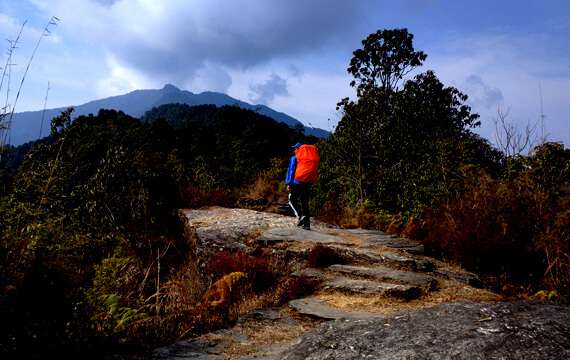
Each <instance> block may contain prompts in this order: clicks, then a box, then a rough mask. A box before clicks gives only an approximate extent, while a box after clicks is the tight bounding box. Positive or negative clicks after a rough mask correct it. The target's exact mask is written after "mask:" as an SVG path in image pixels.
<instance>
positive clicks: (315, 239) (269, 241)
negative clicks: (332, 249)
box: [256, 227, 352, 246]
mask: <svg viewBox="0 0 570 360" xmlns="http://www.w3.org/2000/svg"><path fill="white" fill-rule="evenodd" d="M256 241H257V242H258V243H260V244H263V245H266V246H267V245H273V244H278V243H282V242H295V241H297V242H308V243H315V244H340V245H352V243H351V242H350V241H348V240H346V239H343V238H342V237H340V236H336V235H332V234H325V233H323V232H320V231H316V230H303V229H301V228H298V227H291V228H273V229H269V230H267V231H265V232H264V233H263V234H261V236H260V237H258V238H257V240H256Z"/></svg>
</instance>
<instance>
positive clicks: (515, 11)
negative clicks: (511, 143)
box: [0, 0, 570, 146]
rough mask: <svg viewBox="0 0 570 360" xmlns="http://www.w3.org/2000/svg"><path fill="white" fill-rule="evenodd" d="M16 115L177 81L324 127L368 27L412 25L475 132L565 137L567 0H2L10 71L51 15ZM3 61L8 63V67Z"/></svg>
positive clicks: (345, 89) (569, 100)
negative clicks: (535, 126)
mask: <svg viewBox="0 0 570 360" xmlns="http://www.w3.org/2000/svg"><path fill="white" fill-rule="evenodd" d="M52 15H55V16H58V17H59V18H60V19H61V23H60V24H59V26H57V27H56V28H53V29H52V34H53V35H52V36H50V37H49V38H46V39H44V40H45V41H44V42H42V44H41V46H40V49H39V52H38V54H37V58H36V60H35V62H34V64H33V65H32V68H31V69H30V73H29V75H28V79H27V80H26V83H25V85H24V89H23V95H22V97H21V99H20V102H19V103H18V105H17V109H18V110H19V111H22V110H34V109H41V108H42V107H43V102H44V96H45V91H46V87H47V82H48V81H49V82H50V84H51V90H50V94H49V99H48V107H56V106H64V105H70V104H81V103H84V102H86V101H89V100H93V99H97V98H101V97H105V96H111V95H117V94H122V93H125V92H128V91H131V90H134V89H139V88H160V87H162V86H163V85H164V84H165V83H172V84H175V85H177V86H179V87H181V88H184V89H187V90H190V91H193V92H200V91H205V90H213V91H222V92H226V93H228V94H229V95H231V96H234V97H236V98H239V99H242V100H245V101H248V102H258V103H265V104H267V105H269V106H271V107H273V108H274V109H276V110H279V111H283V112H286V113H288V114H290V115H292V116H294V117H296V118H298V119H299V120H301V121H302V122H304V123H306V124H311V125H313V126H318V127H322V128H325V129H330V128H332V127H333V126H334V124H335V123H336V122H337V121H338V119H339V116H340V114H338V113H337V112H336V110H335V105H336V103H337V102H338V100H340V99H341V98H343V97H345V96H351V95H353V90H352V89H351V88H350V87H349V86H348V83H349V81H350V77H349V76H348V74H347V73H346V67H347V64H348V62H349V61H350V58H351V53H352V51H353V50H354V49H356V48H357V47H358V46H359V45H360V41H361V40H362V39H363V38H364V37H365V36H366V35H368V34H369V33H371V32H374V31H376V30H378V29H382V28H393V27H407V28H408V29H409V31H410V32H411V33H413V34H414V36H415V38H414V45H415V47H416V49H419V50H423V51H424V52H426V53H427V54H428V59H427V61H426V62H425V64H424V66H423V67H422V68H421V69H419V71H425V70H428V69H433V70H434V71H435V72H436V74H437V76H438V77H439V78H440V79H441V80H442V81H443V82H444V83H445V84H447V85H450V86H455V87H457V88H459V89H460V90H462V91H463V92H465V93H466V94H467V95H469V96H470V99H469V102H470V104H471V105H472V107H473V109H474V111H476V112H478V113H479V114H480V115H481V120H482V123H483V125H482V127H481V129H480V130H478V131H479V132H480V133H481V134H482V135H484V136H486V137H488V138H489V139H491V140H492V139H493V133H494V125H493V118H494V117H496V112H497V107H498V106H501V107H502V108H503V109H510V112H509V119H510V120H511V121H513V122H516V123H518V124H520V126H524V124H526V123H527V122H529V121H531V122H533V121H536V120H537V119H538V118H539V116H540V96H539V84H540V86H541V88H542V94H543V107H544V114H545V116H546V118H545V128H546V132H547V133H548V134H549V139H550V140H556V141H564V143H565V144H566V145H567V146H568V144H570V126H568V121H570V115H569V114H570V1H567V0H552V1H544V0H543V1H538V0H537V1H534V0H527V1H469V2H467V1H443V0H442V1H437V0H431V1H430V0H401V1H378V0H376V1H373V0H370V1H334V0H312V1H307V0H305V1H301V0H289V1H285V0H279V1H277V0H232V1H224V0H192V1H190V0H165V1H156V0H0V34H1V35H2V36H3V37H4V38H13V37H14V36H15V34H16V33H17V31H18V28H19V26H20V25H21V23H22V22H23V21H25V20H27V21H28V24H27V26H26V28H25V30H24V37H23V43H22V46H21V48H20V49H18V52H17V56H16V59H15V60H16V61H15V62H16V64H17V65H16V66H15V67H14V68H13V69H14V72H15V73H14V78H15V79H17V76H18V71H20V72H21V70H22V69H23V68H24V65H25V62H26V59H27V57H28V56H29V54H30V52H31V50H32V48H33V45H34V43H35V41H36V39H37V37H38V36H39V34H41V30H42V28H43V26H44V25H45V23H46V22H47V21H48V20H49V18H50V16H52ZM3 63H4V60H2V64H3Z"/></svg>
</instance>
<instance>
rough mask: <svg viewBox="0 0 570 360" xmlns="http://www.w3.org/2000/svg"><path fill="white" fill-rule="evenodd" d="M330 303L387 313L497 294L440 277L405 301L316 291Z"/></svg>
mask: <svg viewBox="0 0 570 360" xmlns="http://www.w3.org/2000/svg"><path fill="white" fill-rule="evenodd" d="M316 297H317V298H318V299H321V300H324V301H326V302H327V303H329V304H330V305H333V306H335V307H337V308H339V309H343V310H348V311H368V312H372V313H378V314H391V313H394V312H398V311H402V310H415V309H419V308H425V307H431V306H435V305H438V304H443V303H448V302H452V301H460V300H470V301H476V302H496V301H500V300H501V299H502V297H501V296H499V295H497V294H495V293H492V292H490V291H487V290H482V289H475V288H473V287H471V286H468V285H464V284H460V283H457V282H454V281H449V280H440V289H439V290H438V291H435V292H432V293H430V294H428V295H424V296H422V297H420V298H418V299H415V300H411V301H405V300H399V299H393V298H386V297H380V296H374V295H349V294H345V293H342V292H332V293H324V294H318V295H316Z"/></svg>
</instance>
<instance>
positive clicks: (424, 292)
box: [151, 207, 570, 360]
mask: <svg viewBox="0 0 570 360" xmlns="http://www.w3.org/2000/svg"><path fill="white" fill-rule="evenodd" d="M185 215H186V216H187V218H188V220H189V224H190V226H192V227H193V228H194V229H195V231H196V234H197V237H198V239H199V242H200V247H201V248H202V249H209V250H224V249H225V250H228V249H230V250H235V249H241V250H244V251H248V250H251V249H252V248H258V249H259V248H261V249H264V251H269V252H287V253H288V254H291V256H293V257H296V258H300V259H303V258H306V257H307V254H308V252H309V251H310V250H311V249H312V248H313V247H315V246H317V245H320V246H322V247H324V248H327V249H328V251H330V252H332V253H334V254H337V255H338V258H339V259H342V261H339V263H338V264H330V265H328V266H326V267H323V268H320V269H318V268H310V267H306V266H303V265H299V266H298V267H297V268H295V269H294V271H293V272H292V274H291V275H292V276H304V277H306V278H309V279H312V280H314V282H315V283H316V284H318V285H317V288H316V291H315V292H314V293H313V294H312V295H310V296H308V297H304V298H299V299H294V300H291V301H290V302H289V303H288V304H286V305H284V306H283V307H280V308H261V309H255V310H253V311H249V312H247V313H245V314H244V315H243V316H241V317H240V319H239V320H238V321H237V324H236V325H235V326H233V327H232V328H230V329H223V330H218V331H215V332H212V333H208V334H205V335H203V336H200V337H198V338H195V339H189V340H185V341H181V342H178V343H176V344H173V345H171V346H166V347H163V348H160V349H157V350H155V351H154V352H153V353H152V355H151V357H152V358H153V359H204V360H205V359H242V360H245V359H448V358H453V359H568V358H570V311H569V309H568V308H567V307H561V306H555V305H549V304H544V303H532V302H516V303H508V302H501V299H500V297H499V296H498V295H496V294H494V293H492V292H489V291H487V290H484V289H482V288H480V286H481V283H480V281H479V279H478V278H477V276H476V275H474V274H471V273H468V272H465V271H463V270H461V269H460V268H457V267H454V266H450V265H449V264H445V263H442V262H440V261H437V260H435V259H431V258H429V257H426V256H424V255H423V246H422V245H421V244H419V243H417V242H414V241H411V240H408V239H403V238H399V237H396V236H392V235H388V234H385V233H382V232H380V231H371V230H363V229H351V230H346V229H338V228H334V227H332V226H329V225H327V224H323V223H319V222H317V223H316V224H313V227H312V229H311V230H310V231H306V230H302V229H299V228H297V227H296V226H295V219H294V218H292V217H287V216H282V215H278V214H272V213H265V212H257V211H253V210H246V209H227V208H219V207H213V208H206V209H199V210H186V211H185ZM299 264H306V262H304V263H303V262H300V263H299Z"/></svg>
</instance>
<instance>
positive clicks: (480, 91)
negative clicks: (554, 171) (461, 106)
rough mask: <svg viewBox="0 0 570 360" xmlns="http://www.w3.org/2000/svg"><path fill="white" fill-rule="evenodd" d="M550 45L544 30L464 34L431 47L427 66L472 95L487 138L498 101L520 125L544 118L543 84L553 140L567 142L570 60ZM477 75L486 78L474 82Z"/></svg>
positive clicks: (472, 102)
mask: <svg viewBox="0 0 570 360" xmlns="http://www.w3.org/2000/svg"><path fill="white" fill-rule="evenodd" d="M548 46H549V44H548V43H547V42H546V40H545V38H544V36H543V35H540V34H537V35H525V36H522V35H521V36H514V35H504V34H500V35H496V34H490V35H489V34H487V35H476V36H471V37H465V36H463V37H462V38H460V39H452V40H451V41H447V42H444V43H442V44H440V45H439V46H437V47H435V48H434V49H431V50H430V49H428V51H427V52H428V54H429V56H428V60H427V63H426V66H424V68H432V69H435V71H436V73H437V75H438V76H439V77H440V78H441V79H442V81H443V82H444V83H445V84H447V85H452V86H455V87H457V88H459V89H460V90H461V91H463V92H465V93H466V94H467V95H469V96H470V98H471V100H470V101H471V102H470V104H471V105H472V107H473V109H474V111H476V112H478V113H479V114H480V115H481V121H482V127H481V129H480V133H481V134H482V135H483V136H485V137H487V138H492V137H493V131H494V125H493V118H494V117H495V116H496V110H497V105H498V104H499V103H502V106H504V107H510V109H511V115H510V118H511V120H513V121H515V122H517V123H519V124H520V125H521V126H524V125H526V123H527V122H528V121H531V122H533V121H536V120H537V119H538V118H539V116H540V97H539V92H538V84H539V82H541V83H542V91H543V95H544V111H545V114H546V116H547V118H546V124H545V125H546V128H547V131H548V132H549V133H550V134H551V138H550V139H551V140H562V141H564V142H565V143H566V144H567V145H568V144H570V133H569V131H568V128H569V127H568V123H567V121H568V120H569V119H568V115H567V114H568V113H569V112H570V109H569V104H570V98H569V95H568V94H570V68H568V67H567V66H566V67H565V63H566V62H567V59H565V58H562V57H560V56H558V55H557V54H556V53H553V52H552V51H551V49H549V47H548ZM474 76H475V78H474ZM477 78H478V79H480V80H481V81H482V82H481V83H478V81H473V80H474V79H475V80H477ZM499 92H500V95H502V96H499ZM499 100H502V101H499Z"/></svg>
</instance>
